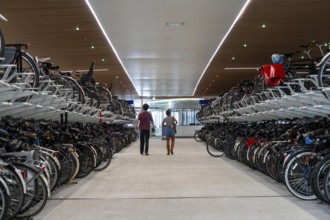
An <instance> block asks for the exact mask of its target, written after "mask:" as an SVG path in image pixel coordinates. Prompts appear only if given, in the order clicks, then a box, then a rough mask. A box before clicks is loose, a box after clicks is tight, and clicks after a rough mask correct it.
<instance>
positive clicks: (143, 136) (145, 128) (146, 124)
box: [137, 104, 154, 156]
mask: <svg viewBox="0 0 330 220" xmlns="http://www.w3.org/2000/svg"><path fill="white" fill-rule="evenodd" d="M142 109H143V111H142V112H140V113H139V116H138V119H137V120H138V121H137V123H138V127H139V128H140V154H141V155H143V151H144V154H145V155H146V156H148V155H149V153H148V152H149V137H150V124H151V125H152V128H154V120H153V119H152V115H151V113H150V112H148V109H149V105H148V104H143V105H142Z"/></svg>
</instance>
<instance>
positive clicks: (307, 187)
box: [284, 151, 318, 200]
mask: <svg viewBox="0 0 330 220" xmlns="http://www.w3.org/2000/svg"><path fill="white" fill-rule="evenodd" d="M317 162H318V160H317V157H316V153H313V152H310V151H307V152H306V151H305V152H299V153H297V154H295V155H293V156H292V157H291V159H289V161H288V162H287V163H286V166H285V171H284V179H285V185H286V187H287V188H288V190H289V191H290V193H291V194H292V195H294V196H296V197H298V198H300V199H304V200H313V199H316V196H315V193H314V192H313V189H312V187H311V184H310V176H311V173H312V170H313V169H314V167H315V165H316V163H317Z"/></svg>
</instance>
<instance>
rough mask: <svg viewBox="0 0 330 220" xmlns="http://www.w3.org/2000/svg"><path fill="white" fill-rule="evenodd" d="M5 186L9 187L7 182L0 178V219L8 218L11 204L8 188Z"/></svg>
mask: <svg viewBox="0 0 330 220" xmlns="http://www.w3.org/2000/svg"><path fill="white" fill-rule="evenodd" d="M5 184H6V185H7V183H6V182H5V180H3V179H2V177H1V176H0V219H5V218H6V216H7V212H8V208H9V202H10V201H9V198H10V195H9V194H8V192H7V189H6V187H7V186H5Z"/></svg>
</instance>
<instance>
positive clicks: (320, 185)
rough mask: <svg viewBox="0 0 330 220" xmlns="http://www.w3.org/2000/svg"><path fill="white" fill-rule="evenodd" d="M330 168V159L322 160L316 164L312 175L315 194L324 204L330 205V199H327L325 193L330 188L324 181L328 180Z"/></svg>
mask: <svg viewBox="0 0 330 220" xmlns="http://www.w3.org/2000/svg"><path fill="white" fill-rule="evenodd" d="M329 168H330V157H326V158H324V159H322V160H321V161H320V162H319V163H317V164H316V166H315V168H314V170H313V172H312V174H311V186H312V189H313V192H314V193H315V195H316V196H317V198H318V199H319V200H321V201H322V202H325V203H328V204H330V198H329V197H327V195H326V193H325V191H326V189H325V188H327V187H330V186H328V185H324V184H327V183H326V181H324V179H325V178H327V170H329Z"/></svg>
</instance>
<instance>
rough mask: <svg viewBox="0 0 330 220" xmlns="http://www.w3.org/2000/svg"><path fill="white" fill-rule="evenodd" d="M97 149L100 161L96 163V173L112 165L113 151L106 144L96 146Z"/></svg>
mask: <svg viewBox="0 0 330 220" xmlns="http://www.w3.org/2000/svg"><path fill="white" fill-rule="evenodd" d="M96 149H97V152H98V161H97V163H96V167H95V168H94V171H102V170H104V169H106V168H107V167H108V166H109V165H110V163H111V157H112V155H111V151H110V150H109V148H108V147H107V146H106V145H104V144H98V145H97V146H96Z"/></svg>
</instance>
